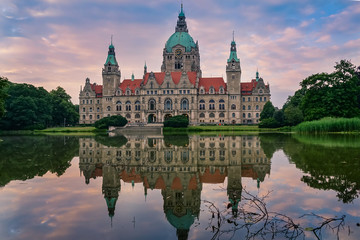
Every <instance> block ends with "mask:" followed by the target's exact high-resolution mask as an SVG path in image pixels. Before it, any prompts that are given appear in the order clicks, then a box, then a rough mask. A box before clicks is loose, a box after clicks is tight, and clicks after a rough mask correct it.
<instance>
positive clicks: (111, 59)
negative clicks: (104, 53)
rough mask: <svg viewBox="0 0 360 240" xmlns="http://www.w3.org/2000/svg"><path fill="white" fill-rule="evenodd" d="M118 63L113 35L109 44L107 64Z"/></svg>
mask: <svg viewBox="0 0 360 240" xmlns="http://www.w3.org/2000/svg"><path fill="white" fill-rule="evenodd" d="M109 63H110V65H118V63H117V61H116V58H115V47H114V45H113V43H112V35H111V42H110V45H109V51H108V57H107V59H106V62H105V65H108V64H109Z"/></svg>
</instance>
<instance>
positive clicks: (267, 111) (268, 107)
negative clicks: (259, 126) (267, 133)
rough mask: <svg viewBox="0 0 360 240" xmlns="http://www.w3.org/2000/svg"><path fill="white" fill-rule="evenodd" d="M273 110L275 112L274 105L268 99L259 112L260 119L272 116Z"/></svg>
mask: <svg viewBox="0 0 360 240" xmlns="http://www.w3.org/2000/svg"><path fill="white" fill-rule="evenodd" d="M274 112H275V107H274V105H273V104H272V103H271V102H270V101H268V102H267V103H265V105H264V108H263V110H262V112H261V113H260V121H262V120H264V119H267V118H272V117H273V116H274Z"/></svg>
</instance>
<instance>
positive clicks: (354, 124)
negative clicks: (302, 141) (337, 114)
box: [293, 118, 360, 133]
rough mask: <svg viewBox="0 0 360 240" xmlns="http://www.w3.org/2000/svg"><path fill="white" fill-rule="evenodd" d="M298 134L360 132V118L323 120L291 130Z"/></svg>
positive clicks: (300, 125) (305, 123)
mask: <svg viewBox="0 0 360 240" xmlns="http://www.w3.org/2000/svg"><path fill="white" fill-rule="evenodd" d="M293 130H295V131H296V132H300V133H326V132H357V133H359V132H360V118H323V119H320V120H316V121H311V122H303V123H300V124H299V125H297V126H296V127H294V128H293Z"/></svg>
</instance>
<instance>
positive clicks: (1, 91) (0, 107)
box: [0, 77, 9, 118]
mask: <svg viewBox="0 0 360 240" xmlns="http://www.w3.org/2000/svg"><path fill="white" fill-rule="evenodd" d="M8 85H9V82H8V80H7V79H6V78H2V77H0V118H1V117H2V116H3V115H4V113H5V99H6V97H7V94H6V87H7V86H8Z"/></svg>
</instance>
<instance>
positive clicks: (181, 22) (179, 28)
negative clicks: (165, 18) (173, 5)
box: [175, 3, 188, 32]
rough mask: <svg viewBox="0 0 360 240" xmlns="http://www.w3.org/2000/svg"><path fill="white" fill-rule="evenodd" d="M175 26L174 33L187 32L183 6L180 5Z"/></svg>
mask: <svg viewBox="0 0 360 240" xmlns="http://www.w3.org/2000/svg"><path fill="white" fill-rule="evenodd" d="M178 18H179V19H178V21H177V25H176V27H175V32H188V29H187V25H186V21H185V19H186V17H185V13H184V9H183V4H182V3H181V10H180V13H179V17H178Z"/></svg>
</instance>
